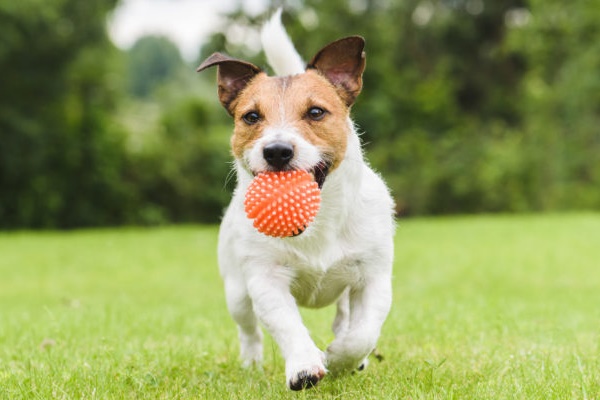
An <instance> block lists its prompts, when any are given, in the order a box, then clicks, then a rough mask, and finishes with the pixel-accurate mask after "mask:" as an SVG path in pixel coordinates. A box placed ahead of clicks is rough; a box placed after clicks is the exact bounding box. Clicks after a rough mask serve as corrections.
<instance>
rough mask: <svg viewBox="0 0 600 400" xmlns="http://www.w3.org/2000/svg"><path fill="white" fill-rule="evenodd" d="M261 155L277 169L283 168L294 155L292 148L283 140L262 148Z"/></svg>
mask: <svg viewBox="0 0 600 400" xmlns="http://www.w3.org/2000/svg"><path fill="white" fill-rule="evenodd" d="M263 157H264V158H265V161H266V162H268V163H269V165H270V166H272V167H275V168H276V169H277V170H281V169H283V167H285V166H286V165H287V164H288V163H289V162H290V161H291V160H292V158H293V157H294V148H293V147H292V146H291V145H290V144H288V143H283V142H274V143H270V144H268V145H266V146H265V147H264V149H263Z"/></svg>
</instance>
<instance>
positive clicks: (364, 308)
mask: <svg viewBox="0 0 600 400" xmlns="http://www.w3.org/2000/svg"><path fill="white" fill-rule="evenodd" d="M391 302H392V288H391V279H390V274H389V273H383V272H382V273H380V274H378V275H374V276H370V277H368V278H367V280H366V281H365V282H364V284H362V285H361V286H360V287H354V288H350V292H349V306H350V307H349V315H348V322H347V326H346V329H343V330H341V331H340V332H339V334H338V333H337V332H336V338H335V340H334V341H333V342H332V343H331V344H330V345H329V347H328V348H327V368H328V369H329V370H330V371H332V372H333V373H337V372H341V371H344V370H351V369H356V368H358V367H359V366H360V365H361V363H362V362H363V361H364V360H365V359H366V357H367V356H368V355H369V354H370V353H371V352H372V351H373V349H375V345H376V344H377V339H378V338H379V334H380V332H381V327H382V325H383V322H384V321H385V319H386V317H387V314H388V312H389V310H390V306H391Z"/></svg>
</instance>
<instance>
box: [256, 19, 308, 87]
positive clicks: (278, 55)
mask: <svg viewBox="0 0 600 400" xmlns="http://www.w3.org/2000/svg"><path fill="white" fill-rule="evenodd" d="M261 41H262V46H263V50H264V52H265V54H266V56H267V61H268V62H269V65H271V67H273V70H274V71H275V74H276V75H279V76H287V75H296V74H301V73H302V72H304V61H302V58H301V57H300V55H299V54H298V52H297V51H296V48H295V47H294V44H293V43H292V41H291V40H290V38H289V36H288V35H287V33H286V31H285V28H284V27H283V24H282V23H281V8H280V9H278V10H277V11H275V14H273V16H272V17H271V19H270V20H269V21H267V23H266V24H265V25H264V26H263V28H262V32H261Z"/></svg>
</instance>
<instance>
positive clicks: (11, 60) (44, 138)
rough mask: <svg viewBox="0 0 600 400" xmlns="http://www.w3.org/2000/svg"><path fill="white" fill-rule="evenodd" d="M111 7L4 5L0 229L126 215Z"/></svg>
mask: <svg viewBox="0 0 600 400" xmlns="http://www.w3.org/2000/svg"><path fill="white" fill-rule="evenodd" d="M115 3H116V0H112V1H103V0H91V1H87V2H80V1H76V0H57V1H53V2H44V1H39V0H23V1H18V2H8V1H4V2H1V3H0V37H2V43H1V44H0V88H1V91H0V143H1V145H0V190H1V195H0V226H1V227H3V228H6V227H52V226H62V227H71V226H81V225H97V224H108V223H115V222H117V221H121V220H123V219H124V218H125V215H126V213H125V207H123V203H125V201H124V200H125V199H126V198H127V196H128V194H127V193H128V188H127V187H126V186H125V184H124V183H123V182H122V181H121V179H120V171H121V166H122V163H123V162H124V159H123V157H124V152H123V147H122V145H121V134H120V132H119V131H118V129H117V128H116V127H115V126H113V125H112V123H111V122H110V120H109V118H108V116H109V114H108V112H109V110H110V109H111V108H113V107H114V105H115V103H114V99H115V96H116V93H117V88H118V87H119V86H120V82H119V81H118V78H117V77H118V76H119V75H118V74H114V73H112V71H113V70H114V69H115V64H113V63H114V62H115V54H116V53H115V50H114V48H113V47H112V45H111V44H110V43H109V42H108V40H107V38H106V33H105V16H106V12H107V11H108V10H110V9H111V8H112V7H113V6H114V5H115Z"/></svg>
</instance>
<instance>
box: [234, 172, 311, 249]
mask: <svg viewBox="0 0 600 400" xmlns="http://www.w3.org/2000/svg"><path fill="white" fill-rule="evenodd" d="M320 205H321V193H320V190H319V185H318V184H317V182H315V180H314V177H313V175H312V174H310V173H309V172H307V171H302V170H292V171H278V172H263V173H260V174H258V175H257V176H256V177H255V178H254V179H253V180H252V182H251V183H250V186H249V187H248V191H247V192H246V199H245V200H244V207H245V210H246V215H247V216H248V218H250V219H253V220H254V227H255V228H256V229H257V230H258V231H259V232H260V233H263V234H265V235H268V236H273V237H280V238H282V237H289V236H296V235H299V234H300V233H302V232H303V231H304V230H305V229H306V228H307V227H308V225H309V224H310V223H311V222H312V221H313V220H314V219H315V216H316V215H317V212H318V211H319V206H320Z"/></svg>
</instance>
